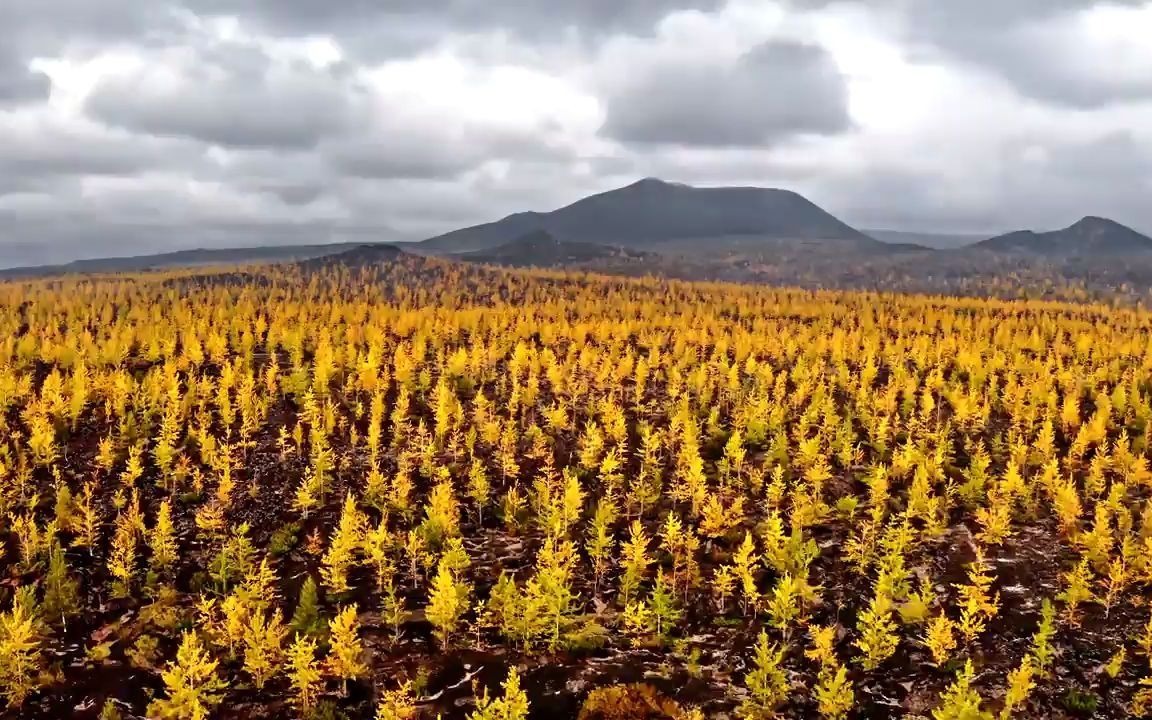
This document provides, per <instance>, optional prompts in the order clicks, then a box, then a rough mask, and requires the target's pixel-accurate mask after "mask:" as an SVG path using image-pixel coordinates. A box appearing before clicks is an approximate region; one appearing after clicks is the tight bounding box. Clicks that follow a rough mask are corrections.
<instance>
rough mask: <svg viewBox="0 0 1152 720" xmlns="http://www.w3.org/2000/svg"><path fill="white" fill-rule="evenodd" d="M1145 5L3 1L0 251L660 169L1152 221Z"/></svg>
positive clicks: (266, 239) (1010, 219)
mask: <svg viewBox="0 0 1152 720" xmlns="http://www.w3.org/2000/svg"><path fill="white" fill-rule="evenodd" d="M1149 37H1152V2H1146V1H1144V0H1114V1H1113V2H1093V1H1091V0H965V1H964V2H961V1H960V0H956V1H955V2H953V1H952V0H854V1H853V0H848V1H836V0H579V1H577V0H571V1H569V0H171V1H170V2H168V1H166V0H103V1H102V2H99V3H97V2H93V1H92V0H0V265H3V264H16V263H23V262H47V261H56V260H62V259H69V258H74V257H80V256H100V255H109V254H116V253H136V252H145V251H157V250H164V249H171V248H179V247H198V246H205V247H207V246H228V245H249V244H266V243H298V242H328V241H340V240H349V239H365V238H371V239H381V240H405V239H421V238H424V237H428V236H431V235H434V234H437V233H439V232H443V231H446V230H450V229H454V228H456V227H460V226H462V225H468V224H473V223H476V222H483V221H486V220H490V219H495V218H498V217H500V216H503V215H505V214H508V213H510V212H514V211H518V210H526V209H539V210H548V209H552V208H555V207H558V206H561V205H564V204H567V203H568V202H571V201H573V200H575V199H578V198H579V197H582V196H583V195H586V194H588V193H591V192H595V191H599V190H604V189H608V188H611V187H614V186H618V185H623V184H626V183H629V182H632V181H634V180H635V179H637V178H639V177H644V176H658V177H661V178H664V179H667V180H673V181H679V182H689V183H694V184H701V185H724V184H750V185H762V186H777V187H786V188H789V189H794V190H797V191H799V192H801V193H804V194H805V195H807V196H808V197H809V198H810V199H812V200H813V201H815V202H817V203H818V204H820V205H822V206H824V207H825V208H827V209H828V210H830V211H832V212H833V213H835V214H837V215H839V216H840V217H842V218H843V219H845V220H846V221H848V222H850V223H853V224H856V225H858V226H862V227H866V228H894V229H906V230H921V231H932V230H935V231H940V232H977V233H984V232H988V233H991V232H996V231H1001V230H1006V229H1015V228H1018V227H1036V228H1050V227H1056V226H1062V225H1067V224H1070V223H1071V222H1073V221H1075V220H1076V219H1077V218H1079V217H1080V216H1082V215H1086V214H1098V215H1107V216H1110V217H1113V218H1115V219H1117V220H1119V221H1121V222H1125V223H1128V224H1130V225H1133V226H1134V227H1136V228H1138V229H1141V230H1143V231H1145V232H1152V202H1149V198H1150V197H1152V43H1149V42H1148V41H1147V38H1149Z"/></svg>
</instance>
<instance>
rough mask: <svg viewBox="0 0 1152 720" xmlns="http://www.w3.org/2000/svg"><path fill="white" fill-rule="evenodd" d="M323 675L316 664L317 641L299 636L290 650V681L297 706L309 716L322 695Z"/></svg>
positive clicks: (302, 712)
mask: <svg viewBox="0 0 1152 720" xmlns="http://www.w3.org/2000/svg"><path fill="white" fill-rule="evenodd" d="M322 677H323V676H322V675H321V674H320V666H319V665H318V664H317V662H316V641H314V640H313V639H312V638H310V637H308V636H306V635H301V634H297V635H296V640H295V641H293V643H292V645H291V646H289V648H288V680H289V682H290V683H291V684H292V689H293V690H294V691H295V694H296V697H295V702H296V706H297V707H298V708H300V712H301V714H303V715H305V716H307V714H308V713H309V712H310V711H311V710H312V708H313V707H314V706H315V705H316V700H317V698H318V697H319V695H320V690H321V680H322Z"/></svg>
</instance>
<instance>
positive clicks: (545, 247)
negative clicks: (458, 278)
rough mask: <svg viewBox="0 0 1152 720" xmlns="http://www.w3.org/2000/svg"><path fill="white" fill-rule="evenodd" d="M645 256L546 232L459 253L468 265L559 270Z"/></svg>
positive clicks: (641, 258)
mask: <svg viewBox="0 0 1152 720" xmlns="http://www.w3.org/2000/svg"><path fill="white" fill-rule="evenodd" d="M647 255H648V253H643V252H638V251H636V250H629V249H627V248H621V247H612V246H609V245H599V244H596V243H587V242H572V241H568V240H560V239H558V238H556V237H555V236H554V235H552V234H551V233H549V232H547V231H546V230H535V231H533V232H530V233H528V234H526V235H523V236H521V237H519V238H517V239H515V240H512V241H511V242H506V243H504V244H502V245H497V246H496V247H493V248H486V249H484V250H474V251H472V252H467V253H461V254H460V255H458V256H457V257H459V258H460V259H461V260H467V261H469V262H480V263H488V264H492V265H507V266H510V267H559V266H567V265H583V264H587V263H596V262H600V261H603V262H611V263H617V262H621V261H628V260H634V261H642V260H643V259H644V257H646V256H647Z"/></svg>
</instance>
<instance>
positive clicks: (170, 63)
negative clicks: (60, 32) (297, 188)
mask: <svg viewBox="0 0 1152 720" xmlns="http://www.w3.org/2000/svg"><path fill="white" fill-rule="evenodd" d="M202 42H203V44H201V45H198V46H195V47H194V48H193V49H192V51H189V50H188V49H187V48H185V49H183V50H182V51H180V52H177V53H173V54H172V57H171V58H168V57H165V56H164V55H163V52H162V53H161V58H160V59H161V61H162V62H161V63H159V64H158V65H142V66H140V67H138V68H136V69H135V70H134V71H132V72H130V73H127V74H124V75H117V76H112V77H109V78H106V79H104V80H102V81H101V82H100V83H99V84H97V86H96V87H95V88H94V89H93V91H92V93H91V95H90V96H89V97H88V101H87V106H86V107H87V110H88V112H89V113H90V114H91V115H92V116H93V117H96V118H98V119H100V120H102V121H104V122H106V123H109V124H111V125H115V126H119V127H123V128H126V129H128V130H133V131H138V132H143V133H148V134H152V135H160V136H176V137H181V136H183V137H190V138H195V139H198V140H202V141H204V142H207V143H212V144H216V145H224V146H230V147H252V148H260V147H283V148H304V147H310V146H313V145H315V144H316V143H317V142H319V141H320V139H321V138H323V137H324V136H326V135H329V134H333V133H336V132H339V131H340V130H341V128H342V127H343V126H344V125H345V124H346V123H347V122H348V121H349V115H350V114H351V112H352V106H353V105H354V102H355V98H356V94H357V89H356V88H355V86H354V85H353V84H352V83H350V82H349V80H348V78H347V77H346V76H345V74H344V73H343V72H342V70H341V68H339V67H338V68H334V69H318V68H315V67H312V66H310V65H308V64H306V63H304V62H301V61H289V62H284V61H279V62H277V61H274V60H273V58H271V57H270V56H269V55H268V54H267V53H266V52H264V51H263V50H261V49H260V48H257V47H255V46H252V45H245V44H242V43H226V42H206V41H202ZM163 60H167V62H163Z"/></svg>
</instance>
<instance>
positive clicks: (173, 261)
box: [0, 243, 362, 278]
mask: <svg viewBox="0 0 1152 720" xmlns="http://www.w3.org/2000/svg"><path fill="white" fill-rule="evenodd" d="M359 247H362V243H339V244H333V245H272V246H268V247H250V248H223V249H203V248H200V249H196V250H177V251H175V252H167V253H159V254H156V255H134V256H129V257H112V258H98V259H92V260H75V261H73V262H70V263H66V264H63V265H42V266H39V267H17V268H7V269H3V270H0V278H14V277H41V276H47V275H63V274H66V273H113V272H132V271H136V270H151V269H157V268H173V267H195V266H197V265H237V264H243V263H265V262H287V261H292V260H308V259H311V258H318V257H322V256H325V255H335V254H337V253H341V252H345V251H348V250H355V249H356V248H359Z"/></svg>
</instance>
